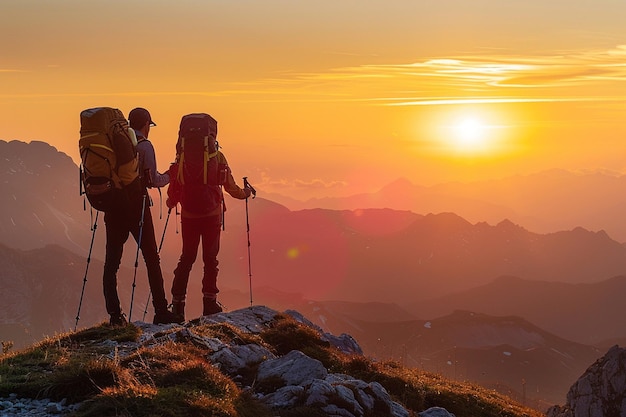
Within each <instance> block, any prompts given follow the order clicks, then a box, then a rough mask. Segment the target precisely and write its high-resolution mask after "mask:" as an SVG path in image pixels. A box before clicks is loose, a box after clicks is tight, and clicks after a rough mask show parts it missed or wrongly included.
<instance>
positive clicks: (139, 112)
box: [128, 107, 156, 129]
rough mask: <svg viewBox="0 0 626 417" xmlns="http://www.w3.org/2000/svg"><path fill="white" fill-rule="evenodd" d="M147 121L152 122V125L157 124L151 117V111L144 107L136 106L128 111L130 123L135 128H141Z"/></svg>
mask: <svg viewBox="0 0 626 417" xmlns="http://www.w3.org/2000/svg"><path fill="white" fill-rule="evenodd" d="M146 122H150V126H156V123H154V122H153V121H152V117H150V112H149V111H148V110H146V109H144V108H143V107H137V108H134V109H132V110H131V111H130V113H128V123H129V124H130V127H132V128H133V129H141V128H142V127H143V126H144V125H145V124H146Z"/></svg>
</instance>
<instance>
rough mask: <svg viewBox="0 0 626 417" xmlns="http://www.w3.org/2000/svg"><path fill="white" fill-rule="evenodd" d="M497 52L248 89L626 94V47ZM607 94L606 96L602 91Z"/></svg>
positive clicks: (432, 99)
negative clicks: (538, 52)
mask: <svg viewBox="0 0 626 417" xmlns="http://www.w3.org/2000/svg"><path fill="white" fill-rule="evenodd" d="M495 52H498V53H495V54H494V51H490V53H489V54H482V55H466V56H456V57H433V58H428V59H424V60H422V61H418V62H412V63H398V64H364V65H360V66H353V67H341V68H333V69H330V70H328V71H325V72H317V73H297V74H291V73H289V74H283V77H276V78H273V79H264V80H258V81H256V82H253V83H249V84H248V88H247V91H248V93H250V92H252V91H257V92H258V93H259V94H263V95H265V94H266V93H267V92H268V91H269V90H271V91H272V96H273V97H274V99H273V100H285V101H286V100H292V99H293V98H294V96H296V97H299V99H308V100H327V101H363V102H371V103H377V104H379V105H390V106H400V105H447V104H461V103H524V102H575V101H617V100H624V99H625V98H626V89H623V88H622V89H620V87H621V84H619V83H623V82H624V83H626V59H625V58H626V45H620V46H617V47H615V48H613V49H610V50H594V51H560V52H557V53H554V54H552V55H537V56H528V55H524V56H522V55H510V54H509V55H507V54H505V53H503V51H495ZM616 83H617V84H616ZM624 85H626V84H624ZM616 87H617V88H616ZM234 91H237V90H236V89H235V90H234ZM600 91H602V92H603V93H604V94H600V95H598V94H597V93H598V92H600ZM294 93H295V94H294ZM265 98H267V96H265Z"/></svg>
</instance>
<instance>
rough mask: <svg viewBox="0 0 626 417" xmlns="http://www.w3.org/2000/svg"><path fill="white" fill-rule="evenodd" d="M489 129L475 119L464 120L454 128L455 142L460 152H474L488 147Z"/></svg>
mask: <svg viewBox="0 0 626 417" xmlns="http://www.w3.org/2000/svg"><path fill="white" fill-rule="evenodd" d="M486 130H487V127H486V126H485V125H484V124H483V123H482V122H481V121H480V120H479V119H476V118H473V117H468V118H465V119H462V120H460V121H459V122H458V124H456V125H455V126H454V129H453V134H454V138H453V141H454V142H455V144H456V146H457V147H458V149H460V150H465V151H473V150H478V149H481V148H484V147H485V146H486V138H487V137H486V134H487V131H486Z"/></svg>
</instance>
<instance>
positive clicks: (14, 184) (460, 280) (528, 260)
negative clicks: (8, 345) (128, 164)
mask: <svg viewBox="0 0 626 417" xmlns="http://www.w3.org/2000/svg"><path fill="white" fill-rule="evenodd" d="M0 145H2V146H0V151H1V152H2V154H1V155H2V158H0V160H2V161H3V162H2V164H3V165H2V167H4V172H5V178H6V180H5V181H4V182H3V187H5V188H4V190H5V191H6V192H7V196H8V197H9V198H8V199H7V201H6V203H5V204H4V205H3V206H2V208H1V210H2V213H1V214H2V215H1V216H0V224H1V227H2V232H3V233H2V234H0V236H1V240H0V243H4V244H6V245H8V246H10V247H14V248H20V249H32V248H36V247H41V246H43V245H45V244H51V243H53V244H59V245H61V246H64V247H66V248H68V249H70V250H72V251H75V252H77V253H79V254H83V255H86V254H87V251H88V248H89V243H90V239H91V237H92V232H91V230H90V223H91V222H92V220H93V212H90V211H89V210H87V211H85V210H84V209H83V203H84V198H83V197H81V196H80V195H79V192H78V190H79V188H78V168H77V166H76V165H75V164H73V163H72V161H71V160H70V159H69V158H68V157H67V155H65V154H63V153H60V152H58V151H56V150H55V149H54V148H52V147H50V146H49V145H46V144H44V143H42V142H32V143H30V144H24V143H22V142H17V141H13V142H9V143H7V142H0ZM152 193H153V198H154V201H155V206H154V207H153V217H155V219H156V220H155V223H156V225H155V228H156V230H157V234H159V235H160V234H161V232H162V230H163V228H164V223H165V217H166V216H165V213H162V214H163V216H162V217H163V218H162V219H160V220H159V213H160V209H162V205H161V203H162V201H161V200H160V199H159V196H158V194H156V191H155V190H153V191H152ZM393 194H398V193H397V192H391V193H390V195H393ZM226 203H227V207H228V210H227V212H226V221H225V230H224V232H223V235H222V250H221V253H220V277H219V280H220V281H219V282H220V285H221V286H222V287H230V288H234V289H238V290H241V291H244V292H245V291H247V290H248V287H249V281H250V276H251V279H252V281H253V282H254V284H255V285H257V286H259V285H262V286H268V287H273V288H277V289H280V290H282V291H285V292H293V293H302V294H304V295H305V296H306V297H307V298H309V299H319V300H333V299H334V300H344V301H358V302H364V301H377V302H393V303H397V304H400V305H403V304H410V303H413V302H415V301H419V300H425V299H429V298H433V297H437V296H443V295H446V294H450V293H453V292H458V291H462V290H467V289H470V288H473V287H475V286H478V285H484V284H487V283H489V282H491V281H492V280H493V279H495V278H496V277H499V276H503V275H511V276H519V277H523V278H526V279H532V280H542V281H549V282H555V281H558V282H569V283H584V282H599V281H602V280H605V279H608V278H610V277H613V276H617V275H621V274H624V273H625V271H626V249H625V248H624V246H623V245H621V244H619V243H618V242H616V241H614V240H612V239H611V238H610V237H609V236H608V235H607V234H606V233H604V232H602V231H600V232H590V231H588V230H586V229H583V228H580V227H577V228H574V229H573V230H568V231H559V232H555V233H549V234H539V233H533V232H530V231H528V230H526V229H525V228H523V227H521V226H519V225H516V224H514V223H513V222H511V221H509V220H503V221H501V222H499V223H497V224H496V225H495V226H492V225H489V224H487V223H484V222H482V223H476V224H472V223H470V222H468V221H467V220H465V219H463V218H462V217H460V216H458V215H456V214H453V213H439V214H427V215H419V214H415V213H413V212H411V211H408V210H405V211H398V210H392V209H359V210H341V211H339V210H328V209H310V210H299V211H290V210H289V209H287V208H286V207H284V206H282V205H280V204H277V203H274V202H271V201H268V200H266V199H263V198H262V197H259V198H256V199H251V200H249V212H248V215H246V210H245V208H246V206H245V203H244V202H242V201H237V200H234V199H231V198H228V197H227V201H226ZM461 208H462V207H461ZM101 217H102V216H101ZM247 225H249V226H250V232H249V236H250V242H251V244H250V247H248V244H247V238H248V233H247ZM178 228H179V227H178V224H177V216H176V215H175V214H174V213H172V215H171V218H170V220H169V226H168V229H167V234H166V236H165V240H164V244H163V249H162V251H161V258H162V267H163V271H164V274H165V277H166V282H169V277H171V271H173V269H174V268H175V266H176V262H177V260H178V257H179V255H180V246H181V238H180V236H179V235H176V234H175V233H176V230H177V229H178ZM103 229H104V227H103V225H102V220H101V219H100V228H99V230H100V231H99V232H98V230H97V233H96V237H95V244H94V249H93V253H92V258H95V259H102V258H103V256H104V233H103ZM160 237H161V236H157V239H158V240H160ZM133 245H134V242H132V239H131V240H129V242H128V243H127V246H126V249H125V257H124V262H125V265H127V266H131V267H132V265H133V263H134V260H135V256H134V255H135V249H134V247H133ZM248 249H250V258H248ZM248 260H250V263H248ZM249 265H251V268H249ZM141 268H144V267H143V263H142V261H140V269H141ZM201 269H202V268H201V264H198V265H196V266H195V268H194V270H193V271H192V277H191V282H190V285H191V287H190V294H193V293H194V292H193V291H194V290H197V286H198V285H199V282H200V277H199V275H200V273H201ZM194 286H195V287H194Z"/></svg>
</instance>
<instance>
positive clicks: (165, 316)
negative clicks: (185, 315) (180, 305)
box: [152, 310, 184, 324]
mask: <svg viewBox="0 0 626 417" xmlns="http://www.w3.org/2000/svg"><path fill="white" fill-rule="evenodd" d="M183 321H184V320H181V318H180V317H179V316H178V315H176V314H174V313H172V312H171V311H169V310H163V311H157V313H156V314H155V315H154V320H152V323H153V324H169V323H178V324H180V323H182V322H183Z"/></svg>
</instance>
